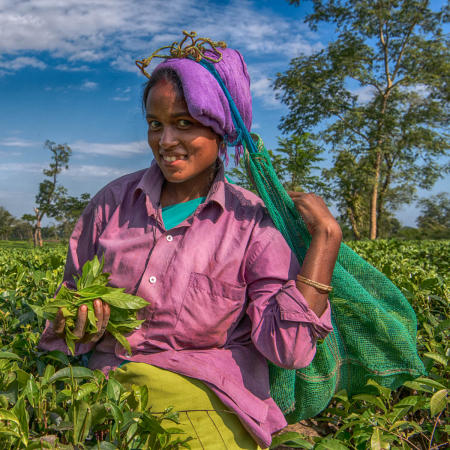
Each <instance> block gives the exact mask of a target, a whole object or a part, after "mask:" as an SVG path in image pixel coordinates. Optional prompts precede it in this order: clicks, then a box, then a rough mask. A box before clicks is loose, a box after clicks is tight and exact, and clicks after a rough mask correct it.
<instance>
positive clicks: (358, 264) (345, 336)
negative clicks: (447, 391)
mask: <svg viewBox="0 0 450 450" xmlns="http://www.w3.org/2000/svg"><path fill="white" fill-rule="evenodd" d="M200 64H202V65H203V66H204V67H205V68H206V69H208V70H209V71H210V72H211V73H212V74H213V75H214V76H215V78H216V79H217V81H218V83H219V84H220V85H221V87H222V89H223V91H224V93H225V95H226V96H227V98H228V102H229V105H230V110H231V112H232V118H233V122H234V125H235V128H236V130H237V131H238V139H239V141H240V142H241V143H242V145H243V147H244V149H245V154H244V156H245V164H246V167H247V172H248V174H249V176H250V179H251V180H252V182H253V184H254V186H255V188H256V189H257V191H258V193H259V195H260V197H261V198H262V200H263V201H264V203H265V206H266V208H267V210H268V212H269V214H270V216H271V217H272V220H273V222H274V224H275V226H276V227H277V228H278V229H279V230H280V232H281V233H282V234H283V236H284V238H285V239H286V241H287V243H288V244H289V246H290V247H291V248H292V250H293V251H294V253H295V254H296V256H297V258H298V260H299V262H300V263H301V262H302V261H303V259H304V256H305V254H306V250H307V248H308V247H309V244H310V241H311V236H310V235H309V232H308V230H307V228H306V225H305V223H304V222H303V219H302V218H301V216H300V214H299V212H298V210H297V209H296V207H295V205H294V203H293V201H292V199H291V198H290V197H289V195H288V194H287V193H286V191H285V190H284V188H283V186H282V185H281V183H280V181H279V180H278V178H277V175H276V173H275V171H274V169H273V167H272V164H271V162H270V157H269V154H268V152H267V151H266V149H265V148H264V144H263V142H262V140H261V139H260V138H259V137H256V138H257V139H256V142H255V141H254V140H253V139H252V137H251V136H250V133H249V132H248V131H247V129H246V128H245V124H244V123H243V120H242V118H241V116H240V114H239V111H238V109H237V108H236V105H235V104H234V101H233V99H232V98H231V95H230V94H229V92H228V90H227V88H226V86H225V85H224V83H223V81H222V79H221V78H220V75H219V74H218V73H217V71H216V70H215V68H214V66H213V64H209V63H207V62H205V61H203V60H202V61H200ZM331 284H332V286H333V293H332V295H330V304H331V317H332V324H333V331H332V332H331V333H330V334H329V335H328V336H327V337H326V338H325V339H324V340H323V341H322V342H320V343H318V344H317V349H316V355H315V357H314V360H313V361H312V363H311V364H310V365H309V366H308V367H305V368H304V369H299V370H286V369H282V368H280V367H276V366H275V365H273V364H270V367H269V369H270V386H271V395H272V397H273V398H274V400H275V401H276V403H277V404H278V406H279V407H280V409H281V410H282V411H283V413H284V414H285V416H286V417H287V419H288V421H289V422H291V423H292V422H296V421H299V420H302V419H306V418H309V417H313V416H315V415H317V414H318V413H320V412H321V411H322V410H323V409H324V408H326V406H327V405H328V403H329V402H330V400H331V398H332V396H333V394H334V393H335V392H337V391H339V390H341V389H345V390H346V391H347V393H348V394H349V395H353V394H356V393H358V392H360V391H361V390H362V388H363V387H364V386H365V385H366V383H367V381H368V380H369V379H372V380H375V381H376V382H377V383H379V384H380V385H382V386H386V387H389V388H391V389H396V388H397V387H399V386H400V385H401V384H402V383H403V382H404V381H406V380H408V379H412V378H416V377H418V376H420V375H423V374H424V373H425V368H424V366H423V364H422V361H421V360H420V358H419V356H418V354H417V350H416V331H417V320H416V316H415V314H414V311H413V309H412V307H411V305H410V304H409V303H408V301H407V300H406V298H405V297H404V296H403V295H402V294H401V292H400V291H399V290H398V289H397V287H396V286H394V284H393V283H392V282H391V281H390V280H389V279H388V278H387V277H386V276H384V275H383V274H382V273H381V272H379V271H378V270H377V269H375V268H374V267H373V266H371V265H370V264H369V263H367V262H366V261H364V259H362V258H361V257H360V256H359V255H358V254H356V253H355V252H354V251H353V250H351V249H350V248H349V247H348V246H346V245H345V244H342V245H341V248H340V250H339V255H338V260H337V263H336V266H335V269H334V272H333V278H332V282H331Z"/></svg>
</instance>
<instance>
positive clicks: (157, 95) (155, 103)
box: [146, 80, 189, 114]
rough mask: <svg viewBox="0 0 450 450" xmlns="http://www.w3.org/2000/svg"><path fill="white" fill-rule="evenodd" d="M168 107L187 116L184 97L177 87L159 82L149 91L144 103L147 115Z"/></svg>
mask: <svg viewBox="0 0 450 450" xmlns="http://www.w3.org/2000/svg"><path fill="white" fill-rule="evenodd" d="M168 107H170V108H171V109H175V110H177V111H179V112H184V113H188V114H189V110H188V107H187V104H186V100H185V99H184V96H183V95H182V93H181V92H180V90H179V89H178V87H177V86H176V85H175V84H174V83H172V82H171V81H168V80H160V81H158V82H157V83H156V84H155V86H153V87H152V88H151V89H150V92H149V95H148V97H147V102H146V110H147V113H149V112H151V110H160V109H165V108H168Z"/></svg>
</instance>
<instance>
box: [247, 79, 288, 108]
mask: <svg viewBox="0 0 450 450" xmlns="http://www.w3.org/2000/svg"><path fill="white" fill-rule="evenodd" d="M271 83H272V82H271V81H270V80H269V79H268V78H259V79H257V80H256V81H254V80H252V84H251V85H250V88H251V92H252V95H253V98H259V99H260V100H261V101H262V102H263V104H264V105H265V106H266V107H268V108H281V103H280V102H279V100H277V99H276V98H275V91H274V90H273V88H272V87H271Z"/></svg>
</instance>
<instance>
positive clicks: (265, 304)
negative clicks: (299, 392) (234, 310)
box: [246, 225, 332, 369]
mask: <svg viewBox="0 0 450 450" xmlns="http://www.w3.org/2000/svg"><path fill="white" fill-rule="evenodd" d="M299 271H300V265H299V263H298V261H297V258H296V257H295V255H294V253H293V252H292V251H291V249H290V248H289V246H288V245H287V243H286V241H285V240H284V238H283V236H282V235H281V233H280V232H279V231H278V230H277V229H275V228H274V227H273V225H272V226H264V227H263V228H262V229H261V232H260V233H258V234H256V236H255V239H254V240H253V242H252V244H251V247H250V249H249V252H248V259H247V263H246V282H247V285H248V296H249V306H248V308H247V314H248V316H249V317H250V319H251V321H252V341H253V343H254V344H255V346H256V347H257V349H258V350H259V351H260V352H261V353H262V354H263V355H264V356H265V357H266V358H267V359H268V360H270V361H271V362H273V363H274V364H276V365H277V366H280V367H284V368H286V369H295V368H301V367H305V366H307V365H308V364H309V363H310V362H311V361H312V359H313V358H314V355H315V351H316V341H317V339H321V338H324V337H326V335H327V334H328V333H329V332H330V331H331V330H332V325H331V313H330V305H329V304H328V307H327V309H326V310H325V312H324V313H323V314H322V315H321V316H320V317H318V316H317V315H316V314H315V313H314V311H312V309H311V308H310V307H309V305H308V303H307V301H306V300H305V298H304V297H303V295H302V294H301V293H300V291H299V290H298V289H297V287H296V285H295V281H294V279H295V277H296V275H297V274H298V273H299Z"/></svg>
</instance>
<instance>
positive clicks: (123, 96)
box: [112, 87, 131, 102]
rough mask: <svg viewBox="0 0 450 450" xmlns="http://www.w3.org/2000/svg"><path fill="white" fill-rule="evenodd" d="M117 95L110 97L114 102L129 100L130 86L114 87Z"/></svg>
mask: <svg viewBox="0 0 450 450" xmlns="http://www.w3.org/2000/svg"><path fill="white" fill-rule="evenodd" d="M116 92H117V95H115V96H114V97H113V98H112V99H113V100H114V101H116V102H127V101H128V100H130V98H131V97H130V95H129V94H130V92H131V88H130V87H126V88H117V89H116Z"/></svg>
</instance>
